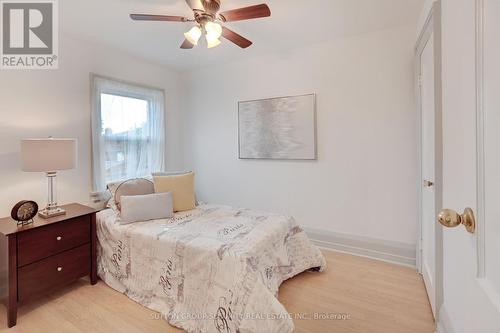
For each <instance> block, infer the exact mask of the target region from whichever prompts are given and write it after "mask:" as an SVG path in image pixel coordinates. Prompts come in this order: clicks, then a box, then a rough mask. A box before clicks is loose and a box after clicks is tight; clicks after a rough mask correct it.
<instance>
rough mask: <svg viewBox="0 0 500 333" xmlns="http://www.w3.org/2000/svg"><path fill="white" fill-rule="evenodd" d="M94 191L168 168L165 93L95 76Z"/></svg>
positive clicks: (93, 114) (93, 122)
mask: <svg viewBox="0 0 500 333" xmlns="http://www.w3.org/2000/svg"><path fill="white" fill-rule="evenodd" d="M92 87H93V88H92V108H93V110H92V157H93V163H92V164H93V183H94V184H93V187H94V191H100V190H103V189H105V187H106V184H107V183H110V182H114V181H120V180H125V179H130V178H136V177H145V176H149V175H151V173H152V172H155V171H162V170H163V169H164V164H165V162H164V159H165V121H164V94H163V91H162V90H159V89H153V88H145V87H141V86H135V85H131V84H127V83H123V82H118V81H114V80H110V79H106V78H102V77H99V76H93V77H92Z"/></svg>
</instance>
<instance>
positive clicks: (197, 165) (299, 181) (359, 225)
mask: <svg viewBox="0 0 500 333" xmlns="http://www.w3.org/2000/svg"><path fill="white" fill-rule="evenodd" d="M414 36H415V27H414V26H412V27H407V28H406V27H405V28H398V29H394V30H386V31H379V32H373V33H370V34H366V35H360V36H355V37H348V38H345V39H338V40H334V41H330V42H327V43H324V44H321V45H315V46H312V47H309V46H308V47H300V48H298V50H296V51H291V52H287V53H283V54H281V53H276V54H270V55H268V56H266V57H260V58H256V59H252V60H246V61H241V62H235V63H231V64H227V65H221V66H217V67H212V68H210V69H204V70H199V71H196V72H193V73H191V74H190V75H188V76H187V82H186V85H187V92H188V96H187V97H188V99H187V101H186V103H187V104H186V105H187V110H186V114H185V117H184V133H185V136H184V150H185V161H186V167H187V168H191V169H193V170H195V171H196V173H197V187H198V188H197V191H198V195H199V197H200V199H201V200H204V201H208V202H212V203H221V204H229V205H235V206H243V207H248V208H255V209H261V210H266V211H272V212H279V213H284V214H290V215H294V216H295V217H296V218H298V221H299V222H300V223H301V224H302V225H304V226H307V227H311V228H315V229H320V230H327V231H332V232H337V233H343V234H350V235H358V236H364V237H369V238H375V239H381V240H388V241H397V242H402V243H406V244H415V238H416V236H415V235H416V216H417V212H416V146H417V145H416V112H415V108H414V96H413V45H414V41H415V38H414ZM303 93H316V94H317V117H318V152H319V160H318V161H314V162H311V161H299V162H297V161H266V160H256V161H255V160H252V161H249V160H238V143H237V142H238V139H237V138H238V130H237V127H238V123H237V113H238V110H237V102H238V101H240V100H249V99H259V98H266V97H276V96H288V95H294V94H303Z"/></svg>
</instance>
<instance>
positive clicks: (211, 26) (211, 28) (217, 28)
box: [205, 22, 222, 39]
mask: <svg viewBox="0 0 500 333" xmlns="http://www.w3.org/2000/svg"><path fill="white" fill-rule="evenodd" d="M205 31H206V32H207V35H211V36H213V37H211V38H215V39H218V38H219V37H220V36H221V35H222V26H221V25H220V24H219V23H214V22H207V23H205Z"/></svg>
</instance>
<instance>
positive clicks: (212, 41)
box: [206, 34, 221, 49]
mask: <svg viewBox="0 0 500 333" xmlns="http://www.w3.org/2000/svg"><path fill="white" fill-rule="evenodd" d="M206 38H207V48H209V49H211V48H212V47H216V46H219V45H220V43H221V41H220V40H219V38H213V37H212V36H211V35H209V34H207V36H206Z"/></svg>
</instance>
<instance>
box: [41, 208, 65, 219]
mask: <svg viewBox="0 0 500 333" xmlns="http://www.w3.org/2000/svg"><path fill="white" fill-rule="evenodd" d="M64 214H66V211H65V210H64V209H63V208H61V207H56V208H51V209H48V208H45V209H43V210H41V211H39V212H38V216H40V217H42V218H44V219H48V218H51V217H54V216H59V215H64Z"/></svg>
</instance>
